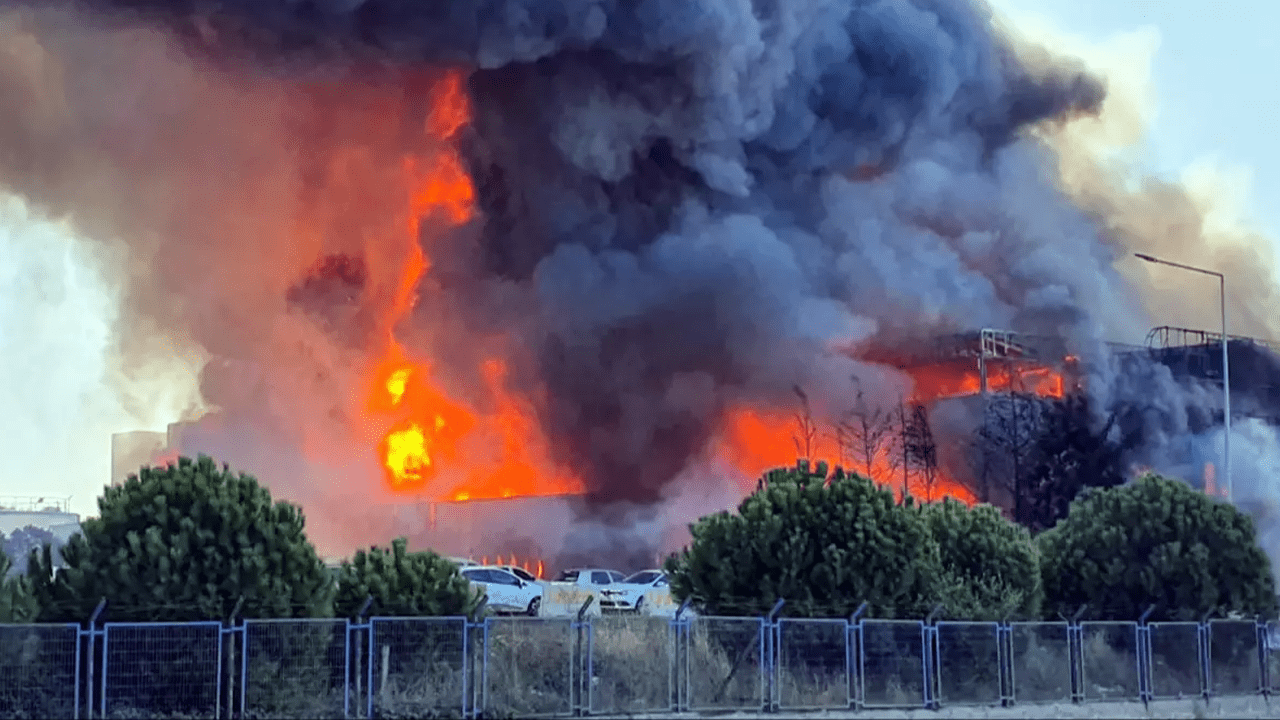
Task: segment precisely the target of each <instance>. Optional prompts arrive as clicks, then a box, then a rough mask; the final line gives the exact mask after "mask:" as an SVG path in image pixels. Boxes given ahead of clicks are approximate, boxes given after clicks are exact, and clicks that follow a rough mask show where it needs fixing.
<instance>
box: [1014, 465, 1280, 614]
mask: <svg viewBox="0 0 1280 720" xmlns="http://www.w3.org/2000/svg"><path fill="white" fill-rule="evenodd" d="M1037 541H1038V544H1039V546H1040V554H1041V567H1042V569H1043V577H1044V585H1045V593H1046V596H1047V603H1046V610H1047V611H1048V613H1049V614H1050V615H1055V614H1057V613H1062V614H1064V615H1069V614H1072V613H1074V612H1076V610H1077V609H1078V608H1079V607H1080V606H1081V605H1084V604H1088V605H1089V608H1090V610H1089V616H1091V617H1095V618H1100V619H1113V620H1134V619H1137V618H1138V617H1139V616H1140V615H1141V614H1142V613H1143V612H1144V611H1145V610H1146V609H1147V607H1148V606H1149V605H1152V604H1154V605H1155V606H1156V611H1155V614H1154V615H1153V617H1152V618H1151V619H1153V620H1156V619H1164V620H1198V619H1199V618H1200V617H1202V616H1204V615H1205V614H1206V613H1215V614H1217V615H1218V616H1219V617H1225V616H1228V615H1229V614H1231V613H1240V614H1243V615H1245V616H1247V617H1253V616H1254V615H1259V614H1260V615H1264V616H1266V617H1268V618H1270V617H1275V615H1276V611H1277V602H1276V590H1275V579H1274V577H1273V576H1272V570H1271V563H1270V561H1269V560H1268V559H1267V555H1266V553H1265V552H1264V551H1263V550H1262V548H1261V547H1260V546H1259V544H1258V537H1257V532H1256V530H1255V529H1254V525H1253V520H1252V519H1251V518H1250V517H1249V516H1248V515H1245V514H1244V513H1242V512H1240V511H1239V510H1237V509H1236V508H1235V507H1234V506H1232V505H1230V504H1228V503H1225V502H1222V501H1220V500H1217V499H1214V498H1211V497H1208V496H1206V495H1204V494H1202V493H1200V492H1198V491H1196V490H1194V489H1192V488H1191V487H1190V486H1188V485H1187V484H1186V483H1183V482H1180V481H1178V480H1172V479H1168V478H1162V477H1159V476H1157V475H1147V476H1145V477H1142V478H1140V479H1138V480H1136V481H1134V482H1132V483H1129V484H1127V485H1123V486H1120V487H1113V488H1106V489H1095V490H1090V491H1086V492H1085V493H1084V494H1083V495H1082V496H1081V497H1080V498H1078V499H1077V500H1076V501H1075V502H1073V503H1072V504H1071V511H1070V512H1069V513H1068V514H1067V517H1066V518H1065V519H1064V520H1062V521H1061V522H1059V523H1058V525H1057V526H1055V527H1054V528H1053V529H1051V530H1048V531H1045V532H1044V533H1042V534H1041V535H1040V536H1039V537H1038V538H1037Z"/></svg>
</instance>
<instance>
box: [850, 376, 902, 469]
mask: <svg viewBox="0 0 1280 720" xmlns="http://www.w3.org/2000/svg"><path fill="white" fill-rule="evenodd" d="M853 379H854V382H857V383H858V394H857V395H856V396H855V397H854V404H853V407H852V408H851V409H850V410H849V411H848V412H846V413H845V415H844V417H843V418H841V420H840V422H839V423H838V424H837V425H836V437H837V438H839V439H840V441H841V442H843V443H844V445H843V446H842V447H841V450H840V454H841V458H843V457H844V453H845V451H846V449H847V450H848V453H849V456H850V458H851V460H852V462H855V463H857V464H858V465H860V466H861V468H862V470H863V471H864V472H865V473H866V475H867V477H869V478H873V479H887V478H874V473H875V465H876V461H877V460H879V459H880V458H881V457H882V456H883V455H884V453H885V452H886V451H887V449H888V448H887V446H888V445H889V444H890V441H891V440H892V436H893V430H894V417H893V413H892V412H888V411H886V410H885V409H884V408H882V407H874V408H872V407H869V406H868V405H867V399H866V396H865V395H864V394H863V391H862V383H861V382H860V381H859V379H858V377H857V376H854V378H853Z"/></svg>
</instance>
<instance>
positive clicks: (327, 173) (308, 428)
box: [0, 0, 1266, 525]
mask: <svg viewBox="0 0 1280 720" xmlns="http://www.w3.org/2000/svg"><path fill="white" fill-rule="evenodd" d="M6 18H7V22H6V25H5V33H6V36H7V37H6V41H7V47H9V48H10V51H9V54H8V55H7V56H6V59H5V62H4V63H3V64H0V110H3V111H4V112H3V113H0V117H4V118H5V120H4V121H0V122H3V123H4V124H3V125H2V126H0V150H3V151H4V152H2V153H0V181H2V182H4V183H5V184H6V185H7V186H8V187H9V188H11V189H12V190H13V191H14V192H16V193H18V194H21V195H23V196H25V197H26V198H28V199H29V200H30V201H31V202H32V203H33V204H35V205H36V206H38V207H41V208H43V209H44V210H45V211H46V212H48V213H50V214H53V215H57V216H66V217H68V218H69V219H71V220H72V221H73V222H75V223H76V224H77V225H78V226H79V227H81V228H82V230H83V232H84V233H85V234H86V235H88V236H90V237H93V238H96V239H99V240H102V241H104V242H114V243H124V244H125V245H127V246H128V247H129V248H130V258H131V260H130V263H131V264H130V265H129V266H127V267H123V268H121V269H120V277H121V279H122V282H124V283H125V284H126V286H127V292H126V294H125V305H126V313H125V319H124V320H123V321H122V322H121V325H120V327H119V328H118V330H119V333H118V334H119V336H120V338H121V343H120V348H121V353H122V357H123V359H122V366H123V367H125V368H126V369H127V368H128V367H130V363H131V362H133V361H134V360H136V358H131V357H130V348H132V347H136V346H137V344H136V343H135V342H133V341H134V340H136V339H137V334H138V333H139V332H140V330H139V328H150V329H151V330H149V331H154V332H155V333H160V334H165V335H168V336H170V337H175V338H178V339H179V340H180V341H181V342H184V343H187V344H190V345H193V346H196V347H199V348H201V349H202V350H204V351H205V352H207V353H208V354H210V355H214V356H217V357H219V358H222V359H223V362H222V363H221V364H218V365H216V366H213V367H215V368H221V369H220V370H218V372H214V370H210V371H208V372H206V378H205V384H204V392H205V397H206V400H207V401H208V402H210V403H211V404H214V405H218V406H220V407H222V408H223V409H224V410H226V411H229V412H233V411H234V412H238V415H237V417H241V418H250V419H259V420H262V421H263V428H265V429H255V430H252V431H250V430H246V429H245V428H246V427H249V425H244V424H241V425H236V427H235V428H233V429H231V430H226V431H224V432H223V436H222V437H223V438H227V437H232V438H234V436H235V435H236V433H237V432H240V433H243V432H254V433H257V435H258V436H259V437H255V442H259V440H260V437H268V438H274V442H275V443H276V444H278V445H281V446H288V447H293V448H303V449H305V452H302V453H301V454H302V455H305V456H307V457H309V458H314V457H317V456H324V455H326V454H328V455H334V456H343V455H350V454H351V453H352V452H354V451H352V450H351V449H350V448H349V447H348V446H349V445H350V436H351V433H350V427H351V425H352V424H353V422H354V421H353V419H352V418H353V413H354V412H355V408H353V407H352V406H351V397H352V396H353V395H358V393H355V392H353V388H354V387H356V386H357V385H358V383H359V377H360V376H361V375H360V363H361V362H362V360H363V359H364V358H365V355H366V350H367V347H368V345H369V343H370V342H371V338H374V337H376V336H377V334H378V333H379V332H381V331H384V330H385V328H378V327H376V324H371V323H372V320H371V319H370V318H371V317H372V316H373V315H376V313H372V312H371V310H370V308H376V307H377V306H378V304H379V303H380V302H383V301H382V300H379V298H385V296H386V293H387V292H388V289H387V286H388V285H389V284H391V283H393V282H394V279H395V272H394V268H395V267H396V266H397V265H398V264H399V263H402V262H403V259H404V257H403V248H399V249H397V247H396V246H394V244H390V245H389V244H386V243H383V242H381V241H380V240H378V238H383V237H388V236H391V235H393V234H395V233H396V232H401V228H402V227H403V221H404V220H405V208H403V207H401V206H399V205H397V203H396V202H395V201H394V200H393V199H391V198H393V197H394V196H395V192H394V191H393V190H392V189H393V188H397V187H399V186H402V185H403V183H404V177H403V175H402V172H401V168H402V167H403V159H404V158H405V157H406V156H410V157H412V156H415V154H421V155H423V156H426V155H428V154H429V153H430V152H432V150H433V147H434V145H438V144H439V142H440V141H439V140H438V139H432V138H431V137H429V136H428V134H426V133H424V132H422V128H423V125H424V120H425V117H426V115H427V114H428V112H429V101H428V99H427V98H428V96H429V95H430V93H431V91H432V88H433V87H434V86H435V83H436V81H437V80H438V79H439V78H440V77H441V74H442V72H443V71H444V70H445V69H446V68H461V69H462V70H463V71H465V72H466V73H467V77H468V81H467V89H468V93H469V95H470V97H471V100H472V103H473V105H474V117H473V119H472V122H471V123H470V125H469V126H467V127H466V128H464V129H463V130H462V131H461V132H460V134H459V136H458V137H457V138H455V139H454V140H455V141H456V142H457V143H458V146H459V147H460V148H461V151H462V154H463V156H464V157H465V158H466V160H467V162H468V165H469V170H470V173H471V176H472V177H473V179H474V181H475V185H476V189H477V202H478V209H479V215H478V218H477V219H476V220H475V221H474V222H472V223H469V224H467V225H464V226H463V227H460V228H456V229H454V230H451V231H450V232H449V233H447V236H446V237H443V238H439V237H436V238H432V239H431V242H430V247H431V252H430V256H431V259H432V268H431V270H430V272H429V274H428V276H427V278H426V280H425V283H424V285H429V286H430V287H431V288H432V290H431V293H430V294H429V298H430V301H429V302H420V303H419V304H418V306H417V307H416V308H415V311H414V315H413V317H412V318H411V319H410V320H409V321H408V322H407V323H406V327H403V328H401V331H402V333H403V335H404V337H405V342H406V344H407V345H409V346H410V347H416V348H419V349H422V350H423V351H424V352H429V354H430V356H432V357H433V358H436V360H437V362H438V363H439V364H440V365H442V366H443V367H444V368H445V372H446V374H447V375H448V377H449V380H450V382H451V383H452V385H453V387H454V389H456V390H457V391H458V392H462V393H464V394H467V395H468V396H469V397H471V398H472V399H473V400H474V401H475V403H476V404H477V405H478V406H481V407H483V405H484V403H485V402H486V397H485V392H484V390H483V383H482V382H480V380H479V378H478V373H477V371H476V370H474V369H473V368H475V367H477V365H478V364H479V362H480V360H481V359H482V358H484V357H486V356H489V355H491V354H493V353H498V354H499V355H501V356H502V357H504V358H505V360H506V362H507V366H508V370H509V375H508V378H507V384H508V386H509V387H508V389H509V390H510V391H512V392H514V393H516V394H518V395H520V396H522V397H524V398H525V399H526V400H527V401H528V403H529V404H530V406H531V407H532V413H533V415H534V417H536V420H537V425H538V428H539V430H540V432H541V434H542V435H544V436H545V438H546V441H547V447H548V448H549V452H550V455H551V457H550V461H551V462H552V463H553V464H555V465H560V466H565V467H568V468H571V469H572V471H573V472H574V473H575V474H576V475H578V476H580V477H581V478H583V480H584V481H585V483H586V487H587V489H588V495H589V497H590V498H591V499H592V501H593V508H594V509H593V510H592V512H594V513H596V514H597V515H599V516H600V517H606V518H613V519H614V520H616V521H618V522H624V521H625V522H627V523H632V524H635V523H639V524H641V525H642V524H643V522H640V521H635V520H634V517H633V516H632V515H630V514H629V513H632V512H633V510H632V509H631V508H634V507H635V506H645V505H652V504H655V503H660V502H667V501H669V500H670V497H671V492H672V488H673V487H674V486H673V483H675V481H676V479H677V478H681V477H687V475H688V472H687V471H689V469H690V468H693V467H698V466H699V464H700V463H703V462H705V461H706V455H707V454H708V453H709V452H710V443H711V442H712V441H713V439H714V436H715V433H716V431H717V429H718V427H719V425H720V423H721V421H722V420H723V417H724V415H725V413H726V412H727V411H728V409H729V408H732V407H736V406H740V405H743V404H746V405H753V404H754V405H761V406H765V405H771V406H790V405H791V404H793V402H794V396H793V395H792V388H794V387H795V386H796V385H801V386H803V387H805V388H806V389H808V391H809V394H810V395H811V396H813V397H814V398H815V401H816V403H817V405H818V406H819V407H818V409H819V411H820V412H832V411H835V410H838V409H839V407H838V406H839V404H840V403H841V402H843V401H844V400H843V399H844V398H847V397H848V396H849V393H850V392H851V386H850V382H851V381H850V378H851V377H852V376H853V375H855V374H857V375H859V376H860V377H861V378H862V380H861V382H862V383H863V386H864V387H866V386H870V387H872V388H882V389H883V394H884V395H885V397H884V398H883V400H885V401H886V402H888V401H892V400H896V397H897V396H896V394H894V393H895V392H896V390H895V389H894V388H896V387H898V386H899V384H900V378H899V377H898V376H897V375H896V373H895V372H894V371H893V370H892V369H890V368H878V367H868V366H867V365H865V364H862V363H859V362H857V361H855V360H853V359H850V358H849V357H848V355H847V354H846V351H847V350H849V349H851V348H852V349H857V348H865V347H867V346H869V345H874V344H877V343H880V344H885V343H891V342H896V341H897V340H899V339H901V338H906V337H921V336H926V335H929V334H932V333H936V332H948V331H957V330H968V329H976V328H979V327H999V328H1007V329H1012V330H1016V331H1020V332H1027V333H1034V334H1041V335H1055V336H1062V337H1064V338H1065V339H1066V340H1067V346H1068V350H1069V351H1071V352H1073V353H1074V354H1077V355H1079V356H1081V358H1082V360H1083V363H1084V366H1085V367H1086V368H1087V369H1088V371H1089V372H1090V373H1091V375H1092V380H1093V382H1091V383H1090V385H1089V387H1090V390H1091V392H1093V393H1094V394H1096V395H1097V396H1098V400H1099V402H1098V406H1099V407H1104V408H1105V407H1110V406H1112V405H1114V404H1115V403H1117V402H1121V401H1123V400H1125V399H1127V398H1145V399H1146V400H1150V398H1151V397H1152V395H1151V393H1152V392H1153V391H1156V392H1158V397H1159V399H1160V400H1161V402H1164V405H1163V406H1162V409H1161V410H1160V411H1159V412H1156V413H1155V415H1156V417H1155V419H1153V421H1152V422H1153V427H1156V428H1158V430H1159V433H1158V434H1159V436H1160V437H1166V436H1179V435H1185V434H1186V433H1187V432H1188V425H1187V419H1186V417H1185V416H1186V410H1185V406H1186V404H1187V403H1188V402H1195V401H1196V400H1195V396H1187V395H1185V394H1184V393H1183V390H1182V389H1181V388H1180V387H1179V386H1177V385H1176V384H1174V383H1172V382H1171V381H1170V379H1169V378H1168V377H1166V376H1161V375H1160V374H1159V373H1158V372H1154V371H1153V372H1152V373H1149V377H1147V378H1146V379H1145V380H1143V379H1142V376H1135V375H1133V374H1131V373H1130V374H1125V375H1124V378H1122V374H1121V373H1118V372H1117V367H1116V366H1115V364H1114V363H1113V362H1112V359H1111V358H1110V356H1109V353H1108V351H1107V350H1106V348H1105V346H1104V345H1103V341H1104V340H1106V339H1110V338H1115V337H1122V338H1133V337H1140V336H1141V334H1142V333H1144V332H1145V330H1146V328H1148V327H1149V326H1150V325H1152V324H1153V323H1152V322H1151V319H1150V316H1149V312H1150V311H1151V309H1152V307H1151V305H1150V303H1147V302H1144V299H1143V298H1144V296H1143V288H1142V283H1141V282H1140V281H1136V280H1134V279H1133V278H1132V277H1126V276H1125V275H1122V273H1121V272H1120V271H1119V270H1117V262H1118V260H1119V259H1120V258H1122V257H1124V256H1126V255H1127V254H1128V253H1129V252H1131V250H1133V249H1147V250H1150V249H1152V248H1160V247H1169V248H1170V249H1175V248H1176V249H1179V250H1181V249H1185V248H1186V247H1188V246H1189V245H1188V244H1192V245H1193V244H1194V243H1196V242H1197V237H1196V235H1195V233H1194V232H1193V231H1188V233H1189V234H1188V233H1184V234H1183V235H1179V236H1178V238H1179V239H1178V243H1176V244H1175V245H1173V246H1169V245H1160V244H1158V243H1162V242H1164V241H1163V240H1159V239H1158V238H1160V237H1163V235H1162V234H1161V233H1160V232H1156V231H1155V230H1158V228H1152V227H1150V226H1148V225H1143V224H1142V223H1139V222H1136V221H1134V219H1135V218H1137V217H1139V216H1143V217H1145V215H1143V213H1146V212H1148V211H1149V210H1150V209H1151V207H1154V206H1151V205H1150V204H1149V202H1148V201H1146V200H1144V199H1143V198H1144V197H1145V196H1143V195H1140V194H1133V193H1127V192H1126V191H1124V190H1121V189H1119V188H1118V186H1117V185H1115V184H1114V183H1112V181H1111V178H1110V176H1109V175H1108V174H1107V173H1106V172H1105V171H1104V170H1103V169H1102V168H1100V167H1093V168H1086V169H1085V170H1081V168H1080V167H1079V164H1078V163H1077V164H1076V165H1072V166H1071V169H1072V170H1073V172H1074V173H1075V175H1073V178H1074V180H1075V184H1074V185H1073V186H1071V187H1065V186H1064V182H1063V173H1062V171H1063V166H1062V163H1063V162H1064V158H1065V159H1071V158H1070V157H1069V156H1068V155H1069V154H1068V151H1067V150H1064V149H1063V147H1061V146H1060V145H1058V144H1055V143H1054V142H1053V139H1052V138H1053V133H1054V130H1055V128H1056V127H1059V126H1061V125H1062V124H1063V123H1066V122H1068V121H1070V120H1072V119H1074V118H1077V117H1081V116H1087V115H1089V114H1091V113H1096V112H1097V111H1098V110H1099V108H1100V107H1101V105H1102V103H1103V101H1104V99H1105V86H1104V84H1103V82H1102V81H1101V80H1100V79H1099V78H1097V77H1094V76H1092V75H1090V74H1089V73H1088V72H1086V71H1085V70H1084V68H1083V66H1081V65H1080V64H1079V63H1078V62H1075V61H1073V60H1071V59H1069V58H1063V57H1056V56H1054V55H1053V54H1052V53H1051V52H1049V51H1048V50H1046V49H1044V48H1038V47H1034V46H1031V45H1029V44H1027V43H1025V42H1023V41H1021V40H1019V39H1017V38H1015V37H1013V36H1011V35H1010V34H1008V33H1007V32H1005V31H1003V30H1001V29H999V28H998V27H997V26H996V25H995V24H994V22H993V19H992V16H991V13H990V10H989V8H987V7H986V5H985V4H984V3H982V2H981V1H980V0H972V1H971V0H912V1H911V2H903V1H893V2H890V1H888V0H879V1H857V2H855V1H853V0H806V1H805V2H782V1H781V0H757V1H756V2H751V3H746V2H733V1H732V0H645V1H644V2H603V1H594V0H524V1H516V0H511V1H508V2H501V3H498V2H468V3H463V2H436V3H402V2H393V1H392V0H365V1H364V2H360V1H359V0H346V1H343V2H339V1H338V0H332V1H330V2H307V3H298V2H289V1H286V0H253V1H250V0H234V1H233V0H223V1H221V2H200V3H195V2H173V1H171V0H170V1H165V2H160V1H158V0H156V1H152V2H146V1H141V0H133V1H129V2H126V1H125V0H80V1H79V2H76V3H70V4H67V5H66V6H63V7H61V8H54V7H52V6H49V5H44V6H42V7H40V8H37V9H11V10H8V11H6ZM1081 178H1086V179H1084V180H1082V179H1081ZM1081 188H1084V189H1083V190H1082V189H1081ZM1161 207H1164V206H1163V205H1162V206H1161ZM1180 207H1183V208H1184V209H1186V210H1187V212H1189V213H1192V214H1193V215H1195V213H1196V210H1195V209H1194V208H1192V207H1190V206H1180ZM1135 208H1138V209H1135ZM1144 208H1145V209H1144ZM326 256H328V257H336V256H343V257H348V258H360V259H361V261H362V262H363V263H364V265H363V266H362V267H363V268H364V269H362V270H361V269H358V268H356V267H355V266H356V265H358V264H359V263H354V262H353V266H352V268H348V270H349V272H347V271H343V272H337V271H335V272H332V273H330V274H329V276H328V277H327V279H325V282H324V283H321V285H322V287H320V289H319V290H316V291H315V292H311V291H308V293H304V294H305V298H304V299H303V300H297V292H298V288H299V287H300V284H301V283H302V282H303V280H304V279H305V278H307V277H308V276H312V277H314V276H315V271H314V268H315V267H316V265H317V262H319V261H320V260H321V259H322V258H324V257H326ZM344 273H345V274H344ZM335 277H336V278H337V280H335V279H334V278H335ZM291 292H292V293H293V294H292V295H291ZM291 297H293V298H294V300H292V301H291V300H290V299H289V298H291ZM1250 302H1252V301H1250ZM1246 304H1248V303H1246ZM1255 314H1256V313H1255ZM1259 317H1266V316H1262V315H1259ZM142 319H145V320H146V323H145V324H144V323H143V322H142ZM219 373H220V374H219ZM219 377H220V378H221V379H219ZM1197 392H1198V391H1197ZM1188 398H1191V399H1190V400H1188ZM1165 400H1167V402H1165ZM209 442H213V441H209ZM220 442H221V441H220ZM214 444H218V443H214ZM221 445H222V446H226V447H227V452H234V448H233V447H232V446H234V445H235V443H234V442H230V443H226V442H222V443H221ZM364 451H365V450H364V449H363V448H361V449H360V452H364ZM254 452H255V453H258V451H256V450H255V451H254ZM259 455H261V453H258V454H257V455H255V457H258V456H259ZM340 460H341V457H335V459H334V460H333V463H334V464H340ZM313 470H314V468H313V467H307V468H291V474H294V473H296V474H299V475H302V474H306V473H307V472H311V471H313ZM338 475H341V476H343V477H345V478H347V479H345V480H343V479H340V480H335V481H334V482H335V483H336V484H338V485H342V483H349V484H351V487H356V486H357V485H356V483H364V482H367V478H359V479H358V480H353V479H351V478H352V477H354V476H356V475H359V473H354V474H353V473H338ZM282 482H284V483H285V484H286V485H287V484H288V483H290V482H295V481H289V480H285V481H282ZM301 485H302V483H296V486H295V487H296V492H297V493H300V494H305V493H307V492H309V491H307V490H305V489H303V488H301V487H300V486H301ZM332 494H333V493H330V495H331V496H332ZM329 507H330V508H331V511H332V514H333V515H334V516H335V517H340V516H341V514H342V507H341V503H330V505H329ZM611 507H625V508H628V509H627V510H626V511H625V512H622V511H618V512H613V511H610V510H609V508H611ZM309 509H310V508H309Z"/></svg>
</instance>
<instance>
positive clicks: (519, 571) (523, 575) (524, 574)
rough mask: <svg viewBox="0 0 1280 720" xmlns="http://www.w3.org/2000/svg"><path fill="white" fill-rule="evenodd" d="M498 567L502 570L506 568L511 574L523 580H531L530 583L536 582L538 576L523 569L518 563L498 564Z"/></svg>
mask: <svg viewBox="0 0 1280 720" xmlns="http://www.w3.org/2000/svg"><path fill="white" fill-rule="evenodd" d="M498 567H499V568H501V569H503V570H506V571H507V572H509V573H511V574H512V575H515V576H516V577H518V578H520V579H521V580H523V581H525V582H531V583H536V582H538V578H536V577H534V574H533V573H531V572H529V571H528V570H525V569H524V568H522V567H520V566H519V565H499V566H498Z"/></svg>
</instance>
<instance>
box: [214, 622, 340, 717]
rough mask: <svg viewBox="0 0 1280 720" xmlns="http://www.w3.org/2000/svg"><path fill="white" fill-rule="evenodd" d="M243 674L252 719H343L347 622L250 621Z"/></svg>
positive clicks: (246, 709)
mask: <svg viewBox="0 0 1280 720" xmlns="http://www.w3.org/2000/svg"><path fill="white" fill-rule="evenodd" d="M243 637H244V642H245V645H246V656H245V657H244V658H243V660H242V662H243V664H242V666H241V667H242V669H243V675H242V676H241V674H240V673H236V675H237V676H238V677H237V678H236V682H237V684H243V692H244V712H245V715H246V716H247V717H253V718H263V719H270V720H275V719H276V718H340V717H343V716H344V714H345V712H346V710H347V708H345V707H344V700H345V699H346V698H345V695H346V673H347V623H346V621H345V620H330V619H325V620H246V621H245V623H244V636H243Z"/></svg>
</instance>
